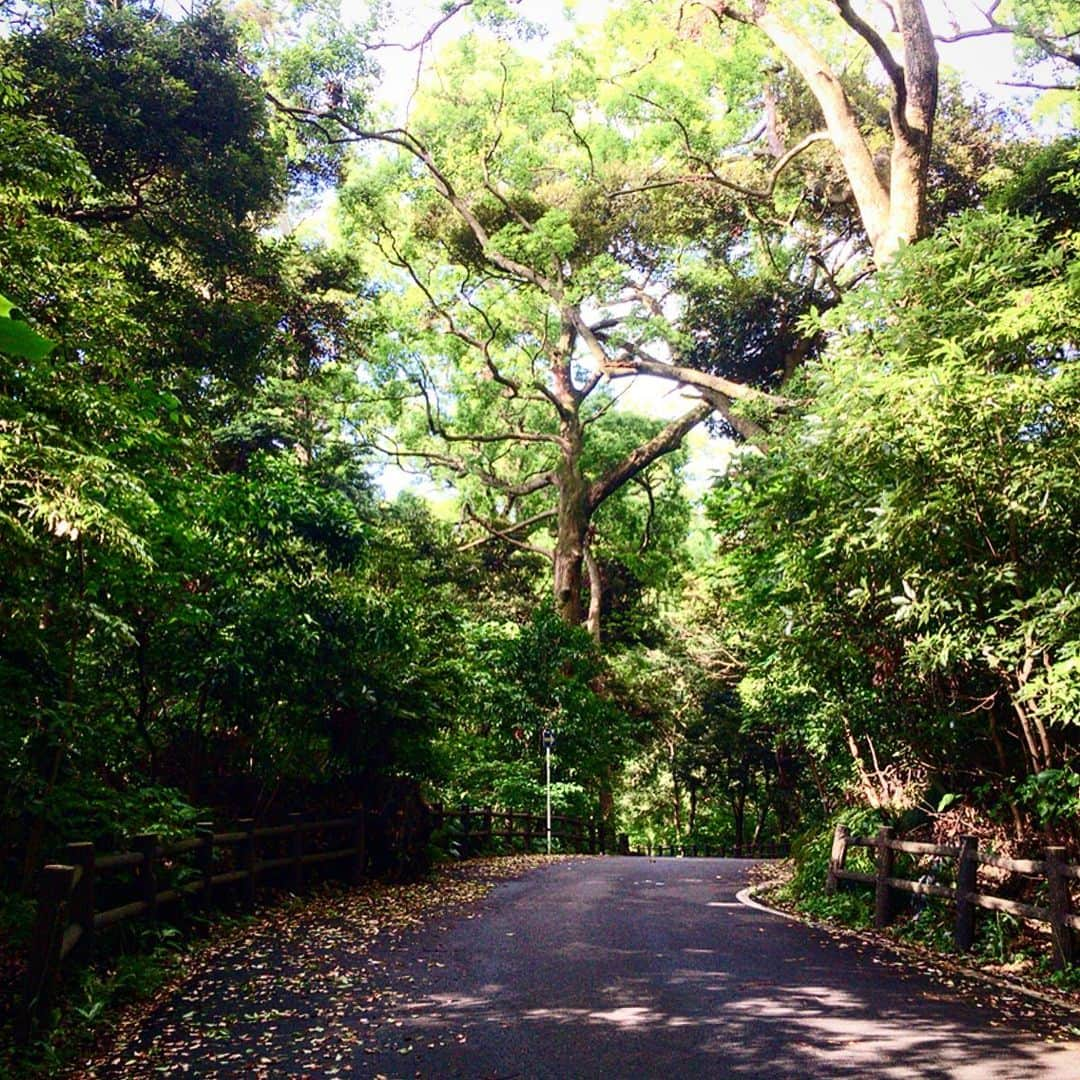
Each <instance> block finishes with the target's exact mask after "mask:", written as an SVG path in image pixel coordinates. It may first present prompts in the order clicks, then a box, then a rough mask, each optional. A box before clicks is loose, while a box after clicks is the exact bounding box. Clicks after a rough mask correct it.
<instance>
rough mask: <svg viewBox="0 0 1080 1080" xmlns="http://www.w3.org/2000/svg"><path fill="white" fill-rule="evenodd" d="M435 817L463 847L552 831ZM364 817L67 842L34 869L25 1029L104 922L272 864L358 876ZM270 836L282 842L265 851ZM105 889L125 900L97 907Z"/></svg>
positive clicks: (194, 896)
mask: <svg viewBox="0 0 1080 1080" xmlns="http://www.w3.org/2000/svg"><path fill="white" fill-rule="evenodd" d="M432 817H433V823H434V825H435V827H436V828H437V829H438V828H443V829H449V830H451V831H455V832H456V834H457V835H458V837H459V850H458V853H459V854H460V855H461V856H462V857H466V856H468V855H473V854H478V853H479V852H481V851H482V850H484V849H485V848H487V847H490V846H491V843H492V841H493V840H494V839H496V838H499V839H504V840H506V841H507V843H508V844H510V845H512V844H513V842H514V841H515V840H519V841H520V847H521V848H522V850H524V851H532V850H533V849H534V848H535V847H536V846H537V845H538V844H539V843H540V842H541V840H542V839H543V838H544V836H545V833H546V819H545V818H544V817H543V816H541V815H536V814H519V813H509V812H504V811H498V812H496V811H494V810H492V809H491V808H490V807H488V808H485V809H484V810H475V809H473V808H471V807H469V806H462V807H460V808H459V809H456V810H449V811H448V810H444V809H443V808H442V807H441V806H437V807H435V808H434V809H433V811H432ZM366 823H367V816H366V814H365V812H364V811H361V810H358V811H356V812H355V813H353V814H350V815H348V816H346V817H338V818H330V819H324V820H308V819H307V818H306V817H305V816H304V815H301V814H290V815H289V821H288V823H287V824H283V825H267V826H256V824H255V822H254V820H252V819H245V820H242V821H238V822H237V823H236V827H235V828H233V829H231V830H229V831H225V832H215V831H214V826H213V823H212V822H199V823H198V824H197V825H196V830H195V835H193V836H190V837H186V838H184V839H180V840H175V841H171V842H169V843H162V842H161V840H160V838H159V837H157V836H153V835H150V834H143V835H140V836H135V837H132V838H131V842H130V850H128V851H122V852H116V853H110V854H105V855H99V854H98V853H97V851H96V849H95V847H94V845H93V844H90V843H78V844H69V845H68V846H67V847H66V848H65V849H64V854H63V862H61V863H52V864H49V865H48V866H45V867H44V868H43V869H42V870H41V873H40V876H39V878H38V886H37V912H36V917H35V921H34V926H33V930H32V934H31V939H30V947H29V953H28V957H27V972H26V985H25V990H24V996H23V1007H22V1010H21V1015H20V1020H19V1030H18V1033H17V1034H18V1036H19V1038H20V1039H21V1040H22V1041H25V1040H26V1039H28V1038H29V1036H30V1034H31V1033H32V1031H33V1030H34V1029H35V1027H37V1026H38V1025H39V1024H40V1023H42V1022H43V1021H44V1019H45V1018H46V1017H47V1016H48V1013H49V1009H50V1007H51V1005H52V1002H53V999H54V996H55V992H56V987H57V985H58V982H59V977H60V971H61V968H62V966H63V964H64V961H65V960H67V959H68V958H69V957H70V958H71V960H72V961H73V962H74V961H81V962H84V963H85V962H86V961H87V960H89V958H90V957H91V956H92V955H93V951H94V944H95V938H96V936H97V934H98V933H99V932H100V931H102V930H105V929H107V928H109V927H111V926H115V925H116V924H118V923H121V922H124V921H125V920H127V919H133V918H138V917H142V918H146V919H154V918H155V917H156V916H157V913H158V909H159V908H161V907H162V906H165V905H168V904H175V903H176V902H177V901H179V900H185V899H186V900H189V901H190V902H191V903H192V904H193V905H194V906H195V907H196V908H197V909H198V910H199V911H201V912H203V913H207V912H209V911H210V910H211V908H212V907H213V906H214V898H215V896H217V895H218V894H219V892H220V890H222V889H224V888H226V887H230V886H232V887H234V888H235V889H238V890H239V895H240V898H241V900H242V902H243V903H244V905H245V906H251V905H252V904H254V902H255V897H256V891H257V889H258V887H259V884H260V882H262V883H264V884H265V883H268V882H267V878H268V876H269V875H271V874H273V875H274V876H275V880H276V881H278V882H282V881H285V882H287V883H288V886H289V887H290V888H291V889H292V890H293V891H294V892H301V891H303V890H304V888H305V886H306V884H307V877H308V874H307V868H308V867H311V866H317V865H322V864H332V863H338V864H340V866H341V869H342V870H343V872H344V875H345V876H346V877H347V879H348V880H350V881H351V882H353V883H354V884H358V883H359V882H360V881H361V880H362V879H363V877H364V875H365V873H366V870H367V854H368V849H367V836H366ZM496 823H498V825H499V826H500V827H496ZM552 826H553V829H552V831H553V835H555V836H557V837H558V840H559V847H560V849H561V850H572V851H576V852H585V851H588V852H593V853H595V852H597V851H601V852H602V851H605V850H607V849H608V848H609V844H608V840H609V837H608V835H607V833H606V830H604V829H602V828H599V827H598V826H597V824H596V823H595V822H590V821H586V820H585V819H583V818H574V817H566V816H564V815H559V816H558V817H554V818H553V820H552ZM624 839H625V838H620V840H624ZM268 842H269V845H268ZM268 846H270V847H272V848H275V849H276V851H275V852H273V853H269V857H266V856H267V854H268V852H267V847H268ZM125 874H126V875H127V880H125V879H124V875H125ZM103 878H104V879H111V881H110V882H109V884H110V885H111V888H109V889H107V890H106V889H104V888H102V884H103V883H102V881H101V879H103ZM103 894H107V895H110V896H112V897H113V900H114V901H122V902H112V903H111V906H108V907H105V908H101V909H100V910H99V905H100V903H101V901H102V897H103Z"/></svg>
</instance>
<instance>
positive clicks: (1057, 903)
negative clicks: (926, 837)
mask: <svg viewBox="0 0 1080 1080" xmlns="http://www.w3.org/2000/svg"><path fill="white" fill-rule="evenodd" d="M857 847H862V848H870V849H872V850H873V851H874V852H875V856H874V872H873V873H872V874H870V873H865V872H861V871H858V870H848V869H847V867H846V863H847V854H848V851H850V849H851V848H857ZM897 852H904V853H907V854H909V855H922V856H933V857H934V858H937V859H941V860H955V863H956V867H955V880H956V884H955V886H952V885H943V884H941V883H940V882H937V881H909V880H908V879H906V878H900V877H896V876H895V873H894V868H895V861H896V853H897ZM981 866H990V867H996V868H997V869H999V870H1006V871H1008V872H1009V873H1013V874H1024V875H1027V876H1029V877H1032V878H1041V879H1042V880H1043V881H1045V882H1046V896H1047V904H1046V906H1038V905H1035V904H1024V903H1020V902H1019V901H1016V900H1008V899H1006V898H1005V897H1001V896H995V895H993V894H992V893H984V892H980V891H979V889H978V876H979V867H981ZM1070 881H1080V866H1072V865H1069V864H1068V863H1066V862H1065V849H1064V848H1062V847H1048V848H1047V849H1046V857H1045V858H1043V859H1007V858H1004V857H1002V856H999V855H992V854H990V853H988V852H980V851H979V842H978V840H977V838H976V837H974V836H963V837H961V838H960V843H959V844H956V845H951V844H923V843H916V842H914V841H910V840H897V839H896V838H895V836H894V835H893V830H892V829H890V828H888V827H884V826H883V827H882V828H880V829H879V830H878V833H877V836H872V837H869V836H851V835H850V833H849V830H848V829H847V827H846V826H844V825H837V827H836V831H835V833H834V834H833V843H832V851H831V854H830V857H829V871H828V878H827V880H826V885H825V888H826V891H827V892H836V891H837V889H839V888H840V887H841V885H842V883H844V882H856V883H860V884H865V885H873V886H874V925H875V926H876V927H877V928H878V929H881V928H883V927H885V926H888V925H889V924H890V923H891V922H892V921H893V919H894V918H895V916H896V909H897V906H898V905H897V900H898V894H908V895H914V896H937V897H941V898H943V899H945V900H951V901H952V902H953V903H954V904H955V905H956V923H955V928H954V939H955V942H956V948H957V949H958V950H959V951H960V952H967V951H969V950H970V949H971V948H972V946H973V945H974V943H975V917H976V911H977V910H978V909H980V908H982V909H984V910H988V911H1003V912H1006V913H1008V914H1010V915H1015V916H1017V917H1018V918H1021V919H1029V920H1031V921H1032V922H1040V923H1046V924H1048V925H1049V927H1050V939H1051V946H1052V955H1053V963H1054V967H1055V968H1056V969H1058V970H1060V969H1061V968H1064V967H1066V966H1068V965H1069V964H1072V962H1073V958H1074V956H1075V943H1076V931H1078V930H1080V915H1077V914H1074V912H1073V904H1072V896H1071V892H1070V887H1069V882H1070Z"/></svg>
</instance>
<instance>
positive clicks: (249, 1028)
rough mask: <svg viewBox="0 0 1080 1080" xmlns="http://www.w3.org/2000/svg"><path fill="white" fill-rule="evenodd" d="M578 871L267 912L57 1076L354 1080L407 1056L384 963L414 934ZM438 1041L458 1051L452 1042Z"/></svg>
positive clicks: (510, 872)
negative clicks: (507, 886)
mask: <svg viewBox="0 0 1080 1080" xmlns="http://www.w3.org/2000/svg"><path fill="white" fill-rule="evenodd" d="M580 858H582V856H562V857H560V856H555V857H554V858H551V857H548V856H542V855H512V856H496V857H490V858H481V859H471V860H468V861H467V862H463V863H455V864H449V865H446V866H443V867H440V868H438V869H437V870H436V871H434V872H433V874H432V875H431V876H430V877H429V878H427V879H425V880H421V881H418V882H413V883H408V884H382V883H377V882H373V883H369V884H366V885H364V886H362V887H359V888H354V889H349V888H346V887H343V886H341V885H333V884H328V885H325V886H323V887H322V888H321V889H320V890H319V891H318V892H316V893H314V894H310V895H308V896H305V897H303V898H294V899H291V900H290V901H288V902H286V903H282V904H279V905H277V906H276V907H272V908H269V909H267V910H265V911H263V912H261V913H260V915H259V917H258V918H257V919H256V920H254V921H253V922H251V923H250V924H248V925H245V926H242V927H239V928H235V929H232V930H229V931H226V932H225V933H224V934H223V935H221V936H218V937H217V938H216V939H214V940H213V941H212V942H211V943H210V944H209V945H208V946H206V947H205V948H203V949H201V950H200V951H198V952H193V953H192V956H191V957H190V962H189V963H188V964H187V965H186V967H187V970H186V971H185V972H184V973H183V974H182V975H181V976H180V977H178V978H177V979H176V980H174V981H173V982H172V983H171V984H170V985H168V986H165V987H163V988H162V990H161V991H159V992H158V993H157V994H156V995H154V997H152V998H151V999H150V1000H148V1001H145V1002H142V1003H140V1004H138V1005H135V1006H133V1007H131V1008H130V1009H128V1010H126V1011H125V1012H124V1013H122V1014H121V1016H120V1018H119V1019H118V1022H117V1024H116V1026H115V1027H114V1029H113V1030H112V1033H111V1035H110V1037H109V1041H108V1043H107V1044H105V1045H103V1046H101V1047H100V1048H99V1049H98V1051H97V1052H96V1053H95V1055H94V1056H93V1057H92V1058H91V1059H90V1060H88V1061H86V1062H84V1063H82V1064H80V1065H78V1066H76V1067H74V1068H72V1069H70V1070H69V1071H68V1072H67V1075H68V1076H69V1077H73V1078H79V1080H82V1078H85V1080H120V1078H123V1080H141V1078H157V1077H161V1076H192V1077H199V1078H200V1080H201V1078H208V1080H209V1078H213V1077H229V1076H236V1075H238V1074H243V1075H244V1076H245V1077H252V1078H255V1080H259V1078H267V1080H269V1078H271V1077H279V1076H282V1075H289V1076H295V1077H311V1078H312V1080H314V1078H317V1077H324V1076H328V1077H333V1076H347V1075H354V1065H355V1063H356V1061H357V1060H358V1057H359V1056H360V1055H364V1054H381V1053H385V1052H387V1051H396V1052H397V1053H398V1054H399V1055H401V1056H402V1058H403V1059H406V1058H407V1056H408V1055H409V1054H411V1053H412V1051H413V1045H412V1043H411V1041H410V1040H409V1039H406V1038H404V1037H403V1035H402V1031H401V1028H402V1026H403V1025H402V1021H400V1020H395V1019H394V1018H393V1010H394V1008H395V1006H400V1005H404V1004H406V1001H407V998H408V987H409V984H411V983H412V982H414V981H415V979H414V976H412V975H408V974H405V975H402V974H401V973H400V972H396V973H395V976H394V978H392V979H391V978H389V977H388V970H387V969H388V960H387V958H388V957H391V956H393V955H394V954H395V953H398V952H403V951H404V952H407V950H408V947H409V935H410V934H413V933H414V932H415V931H416V930H419V929H421V928H424V927H429V926H432V925H437V927H438V929H440V930H441V929H445V924H447V923H449V921H450V920H451V919H454V918H466V919H470V918H476V917H477V916H479V915H480V914H482V909H481V907H480V904H481V902H482V901H483V900H484V899H485V898H486V897H487V896H488V895H489V893H490V892H491V890H492V889H493V888H494V887H495V886H496V885H497V884H498V883H500V882H502V881H507V880H511V879H513V878H517V877H521V876H522V875H524V874H526V873H529V872H531V871H533V870H536V869H537V868H539V867H542V866H547V865H550V864H551V863H552V862H554V861H556V860H559V859H574V860H576V859H580ZM376 952H377V953H378V955H375V953H376ZM405 958H407V959H409V960H410V961H411V962H413V963H415V964H416V965H417V970H418V971H422V970H423V969H424V968H426V967H435V968H438V967H442V966H443V965H442V963H441V962H439V961H438V960H436V959H435V958H433V957H430V956H425V955H416V956H413V957H405ZM450 1037H452V1038H454V1039H456V1040H457V1041H459V1042H463V1041H465V1039H466V1035H465V1033H464V1032H461V1033H456V1034H452V1035H451V1036H450Z"/></svg>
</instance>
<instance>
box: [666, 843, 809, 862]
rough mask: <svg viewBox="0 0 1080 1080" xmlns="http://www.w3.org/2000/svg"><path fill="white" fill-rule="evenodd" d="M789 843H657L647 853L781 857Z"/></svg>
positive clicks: (722, 857)
mask: <svg viewBox="0 0 1080 1080" xmlns="http://www.w3.org/2000/svg"><path fill="white" fill-rule="evenodd" d="M790 851H791V848H790V845H789V844H786V843H783V842H775V843H768V844H746V845H742V844H736V845H720V844H707V843H705V842H699V843H691V844H659V845H657V847H656V848H655V849H652V848H650V849H649V851H648V852H647V854H649V855H656V856H659V857H661V858H663V857H669V858H675V857H678V858H687V859H699V858H700V859H783V858H786V857H787V856H788V855H789V854H790Z"/></svg>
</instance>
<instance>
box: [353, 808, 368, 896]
mask: <svg viewBox="0 0 1080 1080" xmlns="http://www.w3.org/2000/svg"><path fill="white" fill-rule="evenodd" d="M353 848H354V852H355V853H354V854H353V858H352V883H353V884H354V885H360V884H361V883H362V882H363V880H364V874H365V873H366V872H367V811H366V810H365V809H364V808H363V807H360V808H359V809H358V810H356V811H355V812H354V814H353Z"/></svg>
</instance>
